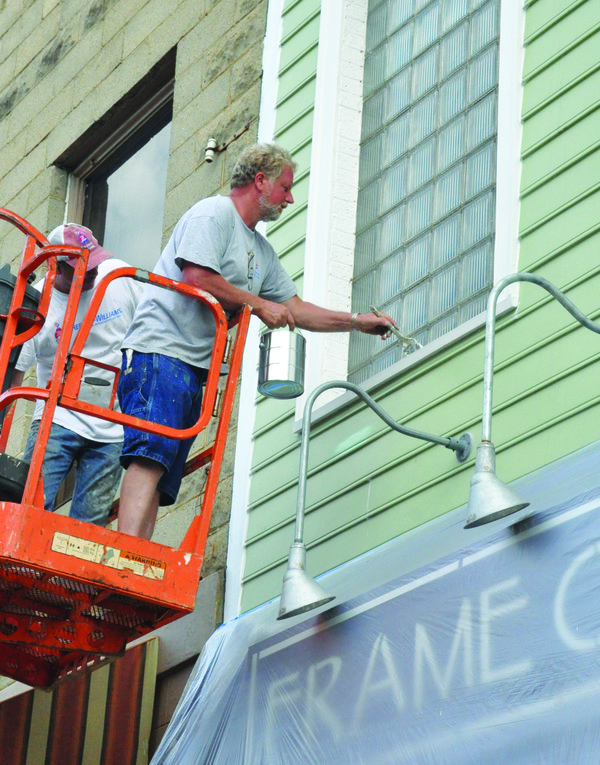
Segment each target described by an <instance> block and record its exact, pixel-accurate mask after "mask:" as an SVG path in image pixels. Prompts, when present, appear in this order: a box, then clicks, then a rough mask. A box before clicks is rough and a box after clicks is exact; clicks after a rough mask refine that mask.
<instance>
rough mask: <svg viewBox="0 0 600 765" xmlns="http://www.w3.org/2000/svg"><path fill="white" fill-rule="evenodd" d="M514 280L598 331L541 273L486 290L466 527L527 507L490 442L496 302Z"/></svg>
mask: <svg viewBox="0 0 600 765" xmlns="http://www.w3.org/2000/svg"><path fill="white" fill-rule="evenodd" d="M515 282H530V283H531V284H537V285H538V286H539V287H543V288H544V289H545V290H547V291H548V292H549V293H550V294H551V295H552V297H554V298H556V300H558V302H559V303H560V304H561V305H562V306H563V307H564V308H566V310H567V311H568V312H569V313H570V314H571V316H573V317H574V318H575V319H577V321H578V322H579V323H580V324H583V326H584V327H587V329H590V330H591V331H592V332H596V333H599V334H600V325H599V324H595V323H594V322H593V321H591V320H590V319H589V318H588V317H587V316H586V315H585V314H583V313H582V312H581V311H580V310H579V309H578V308H577V306H576V305H575V304H574V303H572V302H571V301H570V300H569V298H567V297H566V295H565V294H564V293H563V292H561V291H560V290H559V289H558V287H556V286H555V285H554V284H552V282H550V281H548V279H545V278H544V277H543V276H538V275H537V274H531V273H527V272H517V273H514V274H508V276H505V277H504V278H503V279H500V281H498V282H497V283H496V284H495V285H494V286H493V288H492V291H491V292H490V295H489V298H488V303H487V312H486V322H485V351H484V354H485V355H484V367H483V414H482V433H481V443H480V444H479V446H478V447H477V453H476V457H475V473H474V474H473V477H472V479H471V486H470V490H469V503H468V505H467V522H466V525H465V528H466V529H470V528H473V527H475V526H481V525H483V524H484V523H489V522H490V521H495V520H498V519H499V518H503V517H504V516H507V515H510V514H511V513H516V512H517V511H519V510H523V509H524V508H526V507H528V505H529V502H525V501H524V500H523V499H522V498H521V497H519V496H518V495H517V494H516V493H515V492H514V491H513V490H512V489H511V488H509V487H508V486H506V485H505V484H504V483H503V482H502V481H501V480H500V479H499V478H498V477H497V476H496V452H495V449H494V444H493V443H492V391H493V370H494V338H495V331H496V305H497V303H498V298H499V296H500V293H501V292H502V291H503V290H504V289H506V287H508V286H509V285H510V284H514V283H515Z"/></svg>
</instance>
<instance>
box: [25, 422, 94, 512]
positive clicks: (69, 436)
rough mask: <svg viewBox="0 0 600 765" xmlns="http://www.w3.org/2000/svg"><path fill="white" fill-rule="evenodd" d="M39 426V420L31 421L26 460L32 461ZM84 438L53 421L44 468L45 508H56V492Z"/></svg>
mask: <svg viewBox="0 0 600 765" xmlns="http://www.w3.org/2000/svg"><path fill="white" fill-rule="evenodd" d="M39 427H40V421H39V420H34V422H32V423H31V430H30V431H29V435H28V437H27V444H26V446H25V453H24V455H23V459H24V460H25V461H26V462H30V461H31V455H32V454H33V448H34V446H35V440H36V438H37V434H38V430H39ZM82 440H83V439H82V438H81V436H79V435H78V434H77V433H73V431H71V430H68V429H67V428H63V427H61V426H60V425H56V424H55V423H52V427H51V429H50V436H49V437H48V444H47V446H46V454H45V455H44V465H43V468H42V474H43V476H44V508H45V509H46V510H54V502H55V500H56V494H57V492H58V489H59V487H60V485H61V483H62V481H63V479H64V478H65V476H66V475H67V473H68V472H69V470H70V469H71V467H72V466H73V463H74V461H75V457H76V456H77V452H78V451H79V448H80V446H81V441H82Z"/></svg>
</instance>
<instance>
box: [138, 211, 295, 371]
mask: <svg viewBox="0 0 600 765" xmlns="http://www.w3.org/2000/svg"><path fill="white" fill-rule="evenodd" d="M185 262H189V263H194V264H196V265H199V266H204V267H207V268H210V269H212V270H213V271H216V272H217V273H218V274H221V276H222V277H223V278H224V279H225V280H226V281H228V282H229V283H230V284H233V285H234V286H235V287H239V288H240V289H243V290H246V291H248V292H251V293H253V294H254V295H260V296H261V297H264V298H265V299H266V300H272V301H273V302H275V303H282V302H284V301H285V300H289V299H290V298H291V297H293V296H294V295H296V294H297V290H296V285H295V284H294V282H293V281H292V279H291V278H290V277H289V276H288V274H287V273H286V272H285V270H284V268H283V266H282V265H281V263H280V262H279V258H278V257H277V254H276V252H275V250H274V249H273V248H272V247H271V245H270V244H269V243H268V242H267V240H266V239H265V238H264V236H262V235H261V234H260V233H259V232H258V231H253V230H251V229H249V228H248V226H246V224H245V223H244V221H243V220H242V218H241V217H240V215H239V213H238V211H237V210H236V208H235V205H234V204H233V202H232V200H231V199H230V198H229V197H221V196H217V197H209V198H208V199H202V200H201V201H200V202H197V203H196V204H195V205H194V206H193V207H191V208H190V209H189V210H188V211H187V212H186V213H185V214H184V215H183V216H182V217H181V218H180V220H179V222H178V223H177V225H176V226H175V229H174V230H173V234H172V235H171V238H170V239H169V241H168V243H167V245H166V247H165V248H164V250H163V252H162V255H161V256H160V259H159V261H158V263H157V264H156V267H155V269H154V272H155V273H157V274H160V275H161V276H166V277H168V278H169V279H174V280H175V281H181V271H182V268H183V265H184V263H185ZM214 335H215V321H214V319H213V317H212V314H211V313H210V310H209V309H208V308H207V307H206V306H205V305H203V304H202V303H200V302H199V301H198V300H196V299H195V298H192V297H189V296H187V295H182V294H180V293H178V292H174V291H172V290H167V289H163V288H161V287H155V286H154V285H148V286H147V287H146V289H145V291H144V295H143V297H142V299H141V300H140V304H139V306H138V309H137V311H136V312H135V317H134V320H133V323H132V326H131V329H130V330H129V332H128V333H127V335H126V336H125V339H124V340H123V348H132V349H133V350H135V351H141V352H142V353H161V354H163V355H165V356H171V357H172V358H176V359H180V360H181V361H184V362H186V363H187V364H191V365H192V366H195V367H202V368H204V369H208V367H209V366H210V358H211V353H212V347H213V341H214Z"/></svg>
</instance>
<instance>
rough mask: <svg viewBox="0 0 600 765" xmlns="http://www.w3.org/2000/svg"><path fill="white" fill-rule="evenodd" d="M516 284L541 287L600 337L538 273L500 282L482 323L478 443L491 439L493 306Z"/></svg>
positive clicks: (596, 327) (597, 327)
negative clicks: (482, 349) (479, 438)
mask: <svg viewBox="0 0 600 765" xmlns="http://www.w3.org/2000/svg"><path fill="white" fill-rule="evenodd" d="M515 282H531V284H537V285H538V286H539V287H543V288H544V289H545V290H547V291H548V292H549V293H550V294H551V295H552V297H555V298H556V299H557V300H558V302H559V303H560V304H561V305H562V306H563V307H564V308H566V309H567V311H568V312H569V313H570V314H571V316H573V317H574V318H575V319H577V321H578V322H579V323H580V324H583V326H584V327H587V329H590V330H591V331H592V332H597V333H598V334H600V324H595V323H594V322H593V321H591V320H590V319H589V318H588V317H587V316H586V315H585V314H584V313H582V312H581V311H580V310H579V308H577V306H576V305H575V304H574V303H572V302H571V301H570V300H569V298H568V297H567V296H566V295H565V294H564V293H563V292H561V291H560V290H559V289H558V287H555V286H554V284H552V282H550V281H548V279H545V278H544V277H543V276H538V275H537V274H531V273H527V272H517V273H514V274H508V276H505V277H504V278H503V279H500V281H499V282H497V283H496V284H495V285H494V286H493V287H492V291H491V292H490V295H489V298H488V303H487V313H486V320H485V357H484V366H483V415H482V427H481V430H482V432H481V440H482V441H491V440H492V391H493V381H492V377H493V371H494V335H495V331H496V304H497V303H498V298H499V296H500V293H501V292H502V291H503V290H504V289H506V287H508V286H509V285H510V284H514V283H515Z"/></svg>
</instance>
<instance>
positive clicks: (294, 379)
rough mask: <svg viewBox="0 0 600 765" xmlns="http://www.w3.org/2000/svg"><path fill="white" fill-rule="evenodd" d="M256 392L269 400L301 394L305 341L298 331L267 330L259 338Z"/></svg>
mask: <svg viewBox="0 0 600 765" xmlns="http://www.w3.org/2000/svg"><path fill="white" fill-rule="evenodd" d="M259 351H260V353H259V362H258V390H259V393H262V394H263V395H264V396H270V397H271V398H296V397H297V396H301V395H302V393H303V392H304V363H305V357H306V339H305V338H304V337H303V336H302V334H300V332H299V331H298V330H295V331H294V332H290V330H289V329H287V328H285V327H284V328H283V329H270V330H268V331H267V332H264V333H263V334H262V335H261V338H260V348H259Z"/></svg>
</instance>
